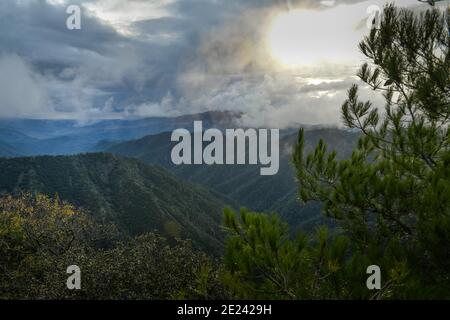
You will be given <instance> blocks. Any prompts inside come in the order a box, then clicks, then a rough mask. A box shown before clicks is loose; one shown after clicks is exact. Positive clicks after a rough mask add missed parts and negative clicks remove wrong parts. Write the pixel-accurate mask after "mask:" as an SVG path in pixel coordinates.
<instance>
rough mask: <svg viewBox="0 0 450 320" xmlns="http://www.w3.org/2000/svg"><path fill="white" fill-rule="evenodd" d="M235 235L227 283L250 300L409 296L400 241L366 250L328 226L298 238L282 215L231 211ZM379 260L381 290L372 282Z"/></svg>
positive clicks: (232, 235) (230, 227)
mask: <svg viewBox="0 0 450 320" xmlns="http://www.w3.org/2000/svg"><path fill="white" fill-rule="evenodd" d="M224 224H225V227H226V228H227V230H228V232H229V233H230V237H229V238H228V242H227V250H226V254H225V258H224V263H225V268H226V270H227V271H226V273H224V275H223V282H224V284H225V285H226V286H227V288H228V289H229V290H230V292H231V293H232V294H233V295H234V296H236V297H238V298H244V299H380V298H391V297H398V296H399V295H403V292H404V290H405V286H404V284H403V279H404V277H405V276H407V275H408V274H407V272H408V269H407V261H406V256H405V253H404V251H403V250H402V248H401V246H399V243H398V242H397V241H395V240H392V241H390V242H389V243H388V244H387V245H386V247H385V248H380V247H378V246H376V245H374V244H373V245H370V246H369V247H368V248H367V249H366V250H365V251H364V252H362V251H360V250H358V247H357V246H356V245H355V244H354V243H352V239H351V238H349V237H347V236H342V235H341V236H331V235H330V234H329V232H328V229H327V228H326V227H320V228H318V229H316V232H315V235H314V237H311V238H308V237H307V236H306V235H304V234H298V235H297V236H296V237H294V238H292V237H291V236H290V234H289V231H288V226H287V224H285V223H283V222H281V221H280V219H279V218H278V217H277V216H276V215H271V216H268V215H265V214H260V213H254V212H248V211H246V210H244V209H243V210H241V213H240V217H239V218H237V217H236V214H235V213H234V212H232V211H230V210H226V211H225V222H224ZM372 264H377V265H378V266H380V267H381V270H383V274H382V278H383V281H385V285H384V287H383V288H382V289H381V290H380V291H376V292H373V291H371V290H369V289H368V288H367V286H366V279H367V277H368V275H367V267H368V266H370V265H372Z"/></svg>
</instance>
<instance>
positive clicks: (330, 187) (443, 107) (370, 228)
mask: <svg viewBox="0 0 450 320" xmlns="http://www.w3.org/2000/svg"><path fill="white" fill-rule="evenodd" d="M449 26H450V20H449V16H448V12H447V13H446V14H445V13H442V12H441V11H439V10H438V9H432V10H428V11H426V12H425V13H422V14H420V15H417V14H415V13H413V12H412V11H410V10H407V9H401V10H399V9H397V8H395V7H394V6H393V5H389V6H387V7H385V9H384V13H383V19H382V22H381V25H380V28H379V29H378V30H376V29H374V30H372V31H371V33H370V35H369V36H368V37H366V38H365V39H364V41H362V42H361V44H360V46H359V47H360V50H361V52H362V53H363V54H364V55H365V56H366V57H367V58H368V59H369V61H370V63H365V64H364V65H363V66H362V67H361V70H360V71H359V73H358V76H359V78H360V79H361V80H362V81H363V82H364V83H365V84H366V85H367V86H369V87H370V88H372V89H373V90H375V91H377V92H382V93H383V95H384V98H385V101H386V105H385V108H384V111H380V109H379V108H377V106H373V105H372V103H371V102H370V101H361V100H360V99H359V97H358V87H357V86H356V85H354V86H352V87H351V88H350V90H349V92H348V99H347V100H346V101H345V103H344V104H343V106H342V118H343V121H344V123H345V125H346V126H347V127H348V128H350V129H353V130H358V131H360V132H361V138H360V140H359V143H358V146H357V147H356V149H355V150H354V151H353V153H352V156H351V158H350V159H347V160H343V161H337V160H336V152H334V151H333V152H327V146H326V144H325V143H324V142H323V141H320V142H319V144H318V145H317V148H316V149H315V151H314V153H312V154H310V155H307V156H306V157H305V155H304V154H303V143H304V135H305V132H304V131H303V130H301V131H300V134H299V141H298V146H297V147H296V150H295V155H294V163H295V165H296V168H297V172H298V179H299V182H300V195H301V198H302V200H304V201H311V200H318V201H321V202H323V203H324V211H325V213H326V214H327V215H328V216H330V217H332V218H335V219H338V220H340V221H341V222H342V224H343V225H344V227H345V230H346V231H347V233H348V235H349V236H350V238H351V240H352V241H353V242H354V243H356V244H357V247H358V250H360V251H361V252H363V253H365V252H367V250H368V248H372V247H376V248H380V250H379V251H380V252H379V257H381V256H382V254H383V253H384V252H383V250H382V248H387V247H389V246H392V245H396V246H398V247H399V249H400V250H401V251H402V259H403V263H404V264H405V266H406V268H407V271H406V272H407V273H408V274H409V275H408V277H407V278H408V279H409V280H411V283H412V281H413V280H414V282H415V283H421V284H422V285H423V286H424V289H425V288H433V292H430V293H427V294H430V295H433V293H435V294H436V295H437V296H439V297H442V296H441V295H440V294H444V292H445V291H444V290H443V292H440V291H439V290H440V289H439V288H444V286H446V287H445V289H446V290H448V289H449V288H450V286H449V282H450V278H449V275H448V270H449V267H450V246H449V244H450V196H449V195H450V133H449V119H450V101H449V100H450V75H449V72H450V51H449V43H450V37H449V30H450V28H449ZM394 243H395V244H394ZM375 262H376V261H375ZM405 281H406V280H405ZM434 285H435V287H433V286H434ZM403 292H405V294H406V289H404V291H403ZM445 294H446V297H447V298H450V291H447V292H446V293H445Z"/></svg>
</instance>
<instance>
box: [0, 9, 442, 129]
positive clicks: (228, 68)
mask: <svg viewBox="0 0 450 320" xmlns="http://www.w3.org/2000/svg"><path fill="white" fill-rule="evenodd" d="M391 2H392V1H391ZM393 2H395V3H396V4H397V5H398V6H402V7H414V8H419V9H421V8H427V6H428V5H427V4H421V3H419V2H417V1H415V0H399V1H393ZM446 2H447V4H448V1H446ZM385 3H386V1H382V0H371V1H359V0H325V1H319V0H128V1H126V0H86V1H81V0H70V1H65V0H4V1H0V117H1V118H16V117H19V118H45V119H62V118H64V119H78V120H80V121H87V120H96V119H112V118H114V119H115V118H119V119H127V118H140V117H151V116H177V115H182V114H192V113H198V112H205V111H211V110H228V111H236V112H242V114H243V117H242V121H243V123H244V124H245V125H247V126H270V127H278V128H284V127H289V126H295V125H297V124H324V125H338V124H339V123H340V122H341V121H340V107H341V105H342V103H343V101H344V100H345V97H346V92H347V89H348V88H349V87H350V86H351V84H353V83H359V81H358V79H357V78H356V77H355V76H354V75H355V74H356V72H357V69H358V67H359V66H360V65H361V64H362V63H363V62H364V61H365V59H364V57H363V56H362V55H361V54H360V53H359V51H358V49H357V45H358V43H359V42H360V41H361V40H362V38H363V36H364V35H366V34H367V33H368V32H369V29H368V27H367V25H366V22H367V20H368V18H369V16H370V12H369V11H370V10H369V8H370V7H371V6H374V5H375V6H378V7H382V6H383V5H384V4H385ZM72 4H76V5H79V6H80V8H81V29H80V30H69V29H68V28H67V27H66V19H67V18H68V17H69V15H68V14H67V13H66V9H67V7H68V6H69V5H72ZM362 96H363V97H364V98H368V99H371V100H373V101H374V103H375V104H379V105H382V103H383V101H382V98H381V97H380V96H379V95H377V94H375V93H373V92H371V91H370V90H366V89H364V88H363V90H362Z"/></svg>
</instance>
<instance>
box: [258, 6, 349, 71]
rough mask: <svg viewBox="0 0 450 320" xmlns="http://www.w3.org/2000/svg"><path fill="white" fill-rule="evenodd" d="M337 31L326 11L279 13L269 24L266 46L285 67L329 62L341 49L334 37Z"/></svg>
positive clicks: (334, 58)
mask: <svg viewBox="0 0 450 320" xmlns="http://www.w3.org/2000/svg"><path fill="white" fill-rule="evenodd" d="M340 28H341V27H340V25H339V24H335V23H334V21H333V17H332V16H330V14H328V13H327V12H322V11H313V10H290V11H288V12H282V13H279V14H278V15H276V16H275V17H274V18H273V20H272V22H271V25H270V27H269V32H268V35H267V47H268V50H269V52H270V54H271V56H272V57H273V58H274V60H275V61H276V62H278V63H279V64H282V65H284V66H288V67H298V66H302V65H312V64H315V63H320V62H323V61H328V62H332V61H333V60H336V58H338V56H337V53H338V52H337V51H336V49H338V48H339V47H340V46H341V44H340V43H339V40H338V39H337V38H336V35H337V34H338V31H340V30H339V29H340Z"/></svg>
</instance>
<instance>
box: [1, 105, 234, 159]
mask: <svg viewBox="0 0 450 320" xmlns="http://www.w3.org/2000/svg"><path fill="white" fill-rule="evenodd" d="M239 117H240V114H238V113H233V112H227V111H220V112H219V111H211V112H205V113H200V114H193V115H184V116H180V117H152V118H143V119H130V120H102V121H97V122H93V123H85V124H82V123H79V122H77V121H72V120H35V119H12V120H11V119H8V120H5V119H0V141H4V142H5V143H8V144H10V145H11V146H13V147H17V148H18V150H20V151H21V152H20V154H22V155H69V154H78V153H82V152H89V151H93V150H94V149H95V146H96V145H97V144H98V143H99V142H100V141H105V140H108V141H112V140H115V141H126V140H133V139H139V138H142V137H144V136H146V135H151V134H157V133H161V132H166V131H172V130H174V129H177V128H183V127H186V126H191V125H192V123H193V121H195V120H202V121H203V125H204V127H205V128H208V127H216V128H225V127H233V123H234V122H235V121H236V120H237V119H238V118H239Z"/></svg>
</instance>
